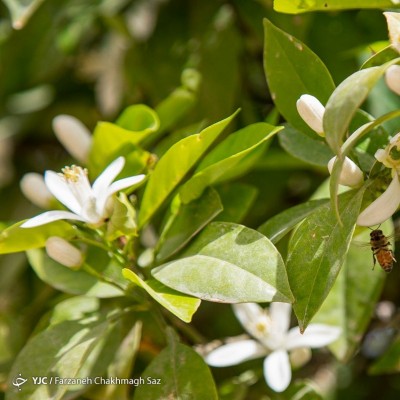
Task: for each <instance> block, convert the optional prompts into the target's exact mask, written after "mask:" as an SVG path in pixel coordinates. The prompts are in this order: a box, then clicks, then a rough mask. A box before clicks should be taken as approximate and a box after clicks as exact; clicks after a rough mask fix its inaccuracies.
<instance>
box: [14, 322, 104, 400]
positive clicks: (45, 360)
mask: <svg viewBox="0 0 400 400" xmlns="http://www.w3.org/2000/svg"><path fill="white" fill-rule="evenodd" d="M110 327H111V324H110V323H109V322H107V321H104V320H103V321H102V320H100V321H96V322H89V321H86V322H85V321H83V320H78V321H65V322H62V323H60V324H57V325H52V326H50V327H49V328H48V329H47V330H45V331H42V332H40V333H38V334H37V335H36V336H34V337H33V338H32V339H31V340H30V341H29V342H28V343H27V344H26V346H25V347H24V348H23V349H22V351H21V352H20V353H19V355H18V357H17V359H16V360H15V363H14V365H13V367H12V369H11V373H10V377H16V376H19V374H21V376H22V377H23V378H25V379H28V381H27V382H26V383H25V384H24V386H23V396H24V398H26V399H28V398H29V399H31V400H42V399H50V398H51V399H54V400H59V399H61V398H62V397H63V395H64V394H65V392H66V391H67V390H70V389H71V386H69V385H65V384H60V383H58V384H57V382H55V381H54V380H53V381H52V382H50V377H51V376H53V377H60V378H75V377H77V376H78V374H79V371H80V369H81V367H82V365H83V363H84V362H85V361H86V360H87V359H88V357H89V355H90V354H91V352H92V350H93V349H94V347H95V346H96V344H97V343H98V342H99V341H100V340H102V339H103V338H104V336H105V335H106V334H107V332H108V330H109V329H110ZM33 376H42V377H44V376H47V377H48V381H49V382H48V384H47V385H45V384H42V385H35V384H34V381H33V379H32V377H33ZM20 393H21V392H19V391H18V390H17V389H16V388H14V387H13V386H12V385H11V384H10V390H9V391H8V393H7V395H6V399H7V400H14V399H21V394H20Z"/></svg>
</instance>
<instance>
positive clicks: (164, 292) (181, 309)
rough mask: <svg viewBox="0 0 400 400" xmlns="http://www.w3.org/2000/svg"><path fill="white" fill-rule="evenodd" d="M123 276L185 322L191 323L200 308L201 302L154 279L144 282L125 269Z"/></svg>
mask: <svg viewBox="0 0 400 400" xmlns="http://www.w3.org/2000/svg"><path fill="white" fill-rule="evenodd" d="M122 274H123V276H124V277H125V278H126V279H128V280H129V281H131V282H133V283H134V284H135V285H137V286H140V287H141V288H142V289H144V290H145V291H146V292H147V293H148V294H149V295H150V296H151V297H152V298H153V299H154V300H156V301H158V302H159V303H160V304H161V305H162V306H163V307H165V308H166V309H167V310H169V311H171V313H172V314H174V315H176V316H177V317H178V318H180V319H181V320H182V321H184V322H190V321H191V320H192V316H193V314H194V313H195V312H196V311H197V309H198V308H199V306H200V303H201V300H199V299H196V298H194V297H191V296H186V295H184V294H182V293H179V292H177V291H175V290H173V289H171V288H169V287H166V286H164V285H163V284H162V283H161V282H158V281H156V280H154V279H151V280H148V281H144V280H142V279H140V278H139V277H138V276H137V275H136V274H135V273H134V272H132V271H131V270H130V269H127V268H124V269H123V270H122Z"/></svg>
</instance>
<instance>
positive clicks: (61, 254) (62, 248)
mask: <svg viewBox="0 0 400 400" xmlns="http://www.w3.org/2000/svg"><path fill="white" fill-rule="evenodd" d="M46 252H47V254H48V256H49V257H50V258H52V259H53V260H54V261H57V262H58V263H60V264H62V265H65V266H66V267H70V268H74V267H75V268H76V267H80V266H81V265H82V263H83V256H82V253H81V251H80V250H79V249H77V248H76V247H75V246H73V245H72V244H71V243H69V242H67V241H66V240H65V239H63V238H61V237H58V236H51V237H49V238H48V239H47V241H46Z"/></svg>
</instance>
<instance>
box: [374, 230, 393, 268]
mask: <svg viewBox="0 0 400 400" xmlns="http://www.w3.org/2000/svg"><path fill="white" fill-rule="evenodd" d="M370 236H371V240H370V245H371V250H372V257H373V259H374V266H373V267H372V269H374V268H375V264H376V260H378V263H379V265H380V266H381V267H382V269H383V270H384V271H385V272H387V273H389V272H390V271H391V270H392V269H393V261H395V262H396V259H395V258H394V256H393V251H392V250H391V249H390V246H391V243H390V241H389V237H387V236H385V235H384V234H383V232H382V231H381V230H380V229H374V230H373V231H372V232H371V233H370Z"/></svg>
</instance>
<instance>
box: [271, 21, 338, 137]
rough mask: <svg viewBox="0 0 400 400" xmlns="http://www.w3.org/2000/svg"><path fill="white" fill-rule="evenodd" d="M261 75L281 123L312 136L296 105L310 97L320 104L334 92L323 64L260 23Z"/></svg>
mask: <svg viewBox="0 0 400 400" xmlns="http://www.w3.org/2000/svg"><path fill="white" fill-rule="evenodd" d="M264 32H265V37H264V71H265V76H266V78H267V82H268V86H269V88H270V92H271V96H272V99H273V100H274V103H275V105H276V107H277V108H278V110H279V112H280V113H281V114H282V115H283V116H284V117H285V119H286V120H287V121H288V122H289V123H290V124H291V125H293V126H294V127H295V128H296V129H298V130H300V131H301V132H307V133H309V134H310V135H312V137H314V136H315V135H316V133H315V132H314V131H312V130H311V128H309V127H308V125H307V124H306V123H305V122H304V121H303V120H302V118H301V117H300V115H299V113H298V112H297V108H296V102H297V100H298V99H299V97H300V96H301V95H303V94H310V95H313V96H315V97H316V98H318V99H319V101H320V102H321V103H322V104H325V102H326V101H327V100H328V98H329V96H330V94H331V93H332V92H333V90H334V89H335V85H334V83H333V80H332V77H331V75H330V74H329V71H328V70H327V68H326V67H325V65H324V63H323V62H322V61H321V60H320V59H319V58H318V56H317V55H316V54H315V53H313V52H312V51H311V50H310V49H309V48H308V47H307V46H306V45H305V44H304V43H302V42H300V41H299V40H297V39H296V38H294V37H293V36H291V35H289V34H287V33H286V32H284V31H282V30H281V29H279V28H277V27H276V26H274V25H273V24H272V23H271V22H270V21H268V20H267V19H264Z"/></svg>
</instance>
